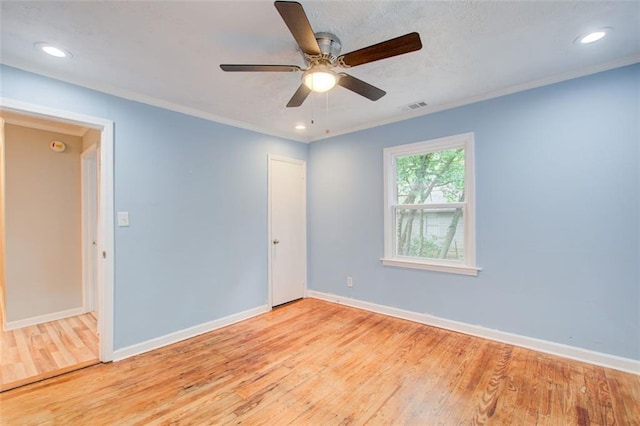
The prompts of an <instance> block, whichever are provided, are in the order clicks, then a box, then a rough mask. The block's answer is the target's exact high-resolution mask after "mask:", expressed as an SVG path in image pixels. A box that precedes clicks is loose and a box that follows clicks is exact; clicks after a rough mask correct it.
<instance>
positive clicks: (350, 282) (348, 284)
mask: <svg viewBox="0 0 640 426" xmlns="http://www.w3.org/2000/svg"><path fill="white" fill-rule="evenodd" d="M347 287H353V278H351V277H347Z"/></svg>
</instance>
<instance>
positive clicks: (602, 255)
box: [0, 65, 640, 359]
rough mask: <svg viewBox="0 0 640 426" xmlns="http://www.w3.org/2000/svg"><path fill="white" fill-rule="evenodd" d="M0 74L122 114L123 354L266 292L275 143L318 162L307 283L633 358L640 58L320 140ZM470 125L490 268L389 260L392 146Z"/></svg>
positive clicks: (10, 81) (253, 302) (118, 124)
mask: <svg viewBox="0 0 640 426" xmlns="http://www.w3.org/2000/svg"><path fill="white" fill-rule="evenodd" d="M0 71H1V72H2V74H1V79H2V80H1V88H0V90H1V91H0V95H1V96H4V97H7V98H12V99H17V100H22V101H25V102H30V103H36V104H40V105H45V106H51V107H55V108H60V109H65V110H70V111H76V112H80V113H83V114H88V115H93V116H97V117H102V118H106V119H110V120H113V121H114V122H115V208H116V210H118V211H123V210H124V211H129V213H130V220H131V227H130V228H116V235H115V237H116V247H115V248H116V258H115V267H116V277H115V292H116V294H115V349H119V348H123V347H126V346H129V345H132V344H135V343H140V342H143V341H146V340H149V339H152V338H154V337H159V336H163V335H166V334H168V333H171V332H174V331H178V330H181V329H184V328H187V327H190V326H194V325H197V324H200V323H203V322H206V321H210V320H213V319H217V318H221V317H224V316H227V315H229V314H232V313H236V312H240V311H243V310H246V309H250V308H253V307H256V306H260V305H263V304H264V303H265V300H266V298H267V252H266V245H265V241H266V239H267V199H266V196H267V154H268V153H272V154H278V155H284V156H288V157H293V158H299V159H304V160H308V162H309V173H308V175H309V191H308V197H309V210H308V213H309V235H308V241H309V288H310V289H313V290H318V291H322V292H327V293H335V294H339V295H343V296H346V297H352V298H355V299H359V300H364V301H370V302H374V303H378V304H382V305H388V306H394V307H398V308H402V309H407V310H411V311H415V312H423V313H429V314H433V315H437V316H439V317H443V318H447V319H452V320H457V321H463V322H466V323H469V324H478V325H481V326H484V327H488V328H495V329H499V330H503V331H508V332H513V333H517V334H521V335H525V336H530V337H536V338H541V339H545V340H550V341H553V342H558V343H565V344H568V345H572V346H577V347H582V348H586V349H591V350H595V351H599V352H604V353H609V354H614V355H619V356H623V357H628V358H633V359H640V314H639V310H640V308H639V306H640V261H639V259H640V224H639V221H640V219H639V217H640V175H639V172H638V169H639V163H640V152H639V145H640V135H639V129H638V126H639V125H638V122H639V118H640V108H639V99H640V65H635V66H631V67H625V68H620V69H617V70H613V71H609V72H605V73H600V74H597V75H592V76H588V77H584V78H580V79H576V80H572V81H567V82H563V83H559V84H555V85H552V86H547V87H543V88H539V89H535V90H530V91H526V92H522V93H518V94H514V95H510V96H505V97H502V98H497V99H493V100H489V101H485V102H481V103H477V104H473V105H468V106H465V107H461V108H456V109H453V110H449V111H444V112H441V113H437V114H432V115H429V116H424V117H419V118H415V119H412V120H407V121H403V122H399V123H394V124H390V125H386V126H382V127H378V128H375V129H369V130H365V131H361V132H357V133H353V134H349V135H345V136H339V137H335V138H332V139H328V140H325V141H321V142H315V143H313V144H311V145H309V146H307V145H304V144H300V143H295V142H291V141H287V140H283V139H279V138H275V137H271V136H266V135H262V134H259V133H255V132H250V131H246V130H241V129H237V128H233V127H229V126H225V125H222V124H217V123H213V122H209V121H205V120H201V119H197V118H193V117H189V116H186V115H182V114H179V113H175V112H170V111H167V110H163V109H160V108H155V107H151V106H147V105H143V104H140V103H136V102H132V101H127V100H124V99H121V98H117V97H113V96H110V95H105V94H103V93H99V92H95V91H91V90H88V89H85V88H81V87H78V86H74V85H70V84H66V83H62V82H59V81H55V80H51V79H48V78H45V77H42V76H37V75H34V74H30V73H26V72H23V71H19V70H16V69H13V68H10V67H4V66H3V67H2V68H0ZM464 132H475V135H476V189H477V193H476V198H477V248H478V250H477V252H478V264H479V266H481V267H482V268H483V270H482V272H481V273H480V275H479V276H478V277H466V276H461V275H449V274H442V273H436V272H429V271H417V270H409V269H399V268H393V267H383V266H382V265H381V264H380V261H379V259H380V257H381V256H382V253H383V229H382V195H383V193H382V148H383V147H386V146H392V145H398V144H404V143H410V142H417V141H423V140H428V139H432V138H437V137H442V136H449V135H454V134H459V133H464ZM347 276H352V277H353V278H354V287H353V288H348V287H346V285H345V282H346V277H347Z"/></svg>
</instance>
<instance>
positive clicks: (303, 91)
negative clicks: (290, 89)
mask: <svg viewBox="0 0 640 426" xmlns="http://www.w3.org/2000/svg"><path fill="white" fill-rule="evenodd" d="M309 93H311V89H309V88H308V87H307V86H305V85H304V84H301V85H300V87H298V90H296V93H294V94H293V96H292V97H291V99H290V100H289V103H288V104H287V108H292V107H299V106H300V105H302V103H303V102H304V100H305V99H307V96H309Z"/></svg>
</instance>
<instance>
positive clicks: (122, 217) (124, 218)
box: [118, 212, 129, 227]
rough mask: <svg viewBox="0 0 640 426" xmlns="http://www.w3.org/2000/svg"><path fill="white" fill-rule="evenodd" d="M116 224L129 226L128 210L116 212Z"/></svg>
mask: <svg viewBox="0 0 640 426" xmlns="http://www.w3.org/2000/svg"><path fill="white" fill-rule="evenodd" d="M118 226H120V227H123V226H129V212H118Z"/></svg>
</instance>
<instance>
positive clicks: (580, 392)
mask: <svg viewBox="0 0 640 426" xmlns="http://www.w3.org/2000/svg"><path fill="white" fill-rule="evenodd" d="M639 400H640V377H639V376H635V375H632V374H626V373H622V372H618V371H614V370H609V369H605V368H601V367H596V366H593V365H588V364H583V363H579V362H574V361H569V360H566V359H561V358H557V357H554V356H550V355H545V354H541V353H537V352H533V351H530V350H526V349H522V348H518V347H513V346H509V345H506V344H501V343H496V342H492V341H488V340H483V339H480V338H475V337H471V336H466V335H463V334H457V333H453V332H449V331H445V330H441V329H437V328H432V327H428V326H424V325H420V324H416V323H412V322H408V321H403V320H399V319H395V318H389V317H385V316H382V315H378V314H373V313H369V312H365V311H361V310H357V309H353V308H349V307H345V306H340V305H335V304H331V303H327V302H323V301H319V300H314V299H306V300H302V301H299V302H295V303H292V304H290V305H286V306H284V307H281V308H278V309H275V310H273V311H272V312H269V313H266V314H264V315H261V316H259V317H256V318H252V319H250V320H247V321H244V322H241V323H238V324H235V325H232V326H229V327H225V328H222V329H220V330H217V331H214V332H211V333H208V334H204V335H201V336H199V337H196V338H193V339H190V340H187V341H184V342H181V343H177V344H175V345H171V346H168V347H165V348H162V349H158V350H155V351H152V352H149V353H146V354H142V355H139V356H136V357H133V358H129V359H127V360H124V361H120V362H117V363H112V364H100V365H97V366H93V367H89V368H86V369H83V370H80V371H76V372H73V373H69V374H65V375H63V376H58V377H55V378H53V379H49V380H46V381H42V382H38V383H34V384H31V385H28V386H23V387H21V388H17V389H13V390H10V391H8V392H4V393H2V394H0V404H2V423H3V424H64V425H101V424H118V425H120V424H126V425H146V424H169V423H171V424H194V425H205V424H239V423H242V424H248V425H252V424H269V425H286V424H294V425H338V424H372V425H376V424H381V425H388V424H406V425H435V424H444V425H458V424H465V425H466V424H494V425H503V424H504V425H535V424H541V425H589V424H594V425H596V424H598V425H603V424H620V425H638V424H640V408H639V406H638V401H639Z"/></svg>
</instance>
